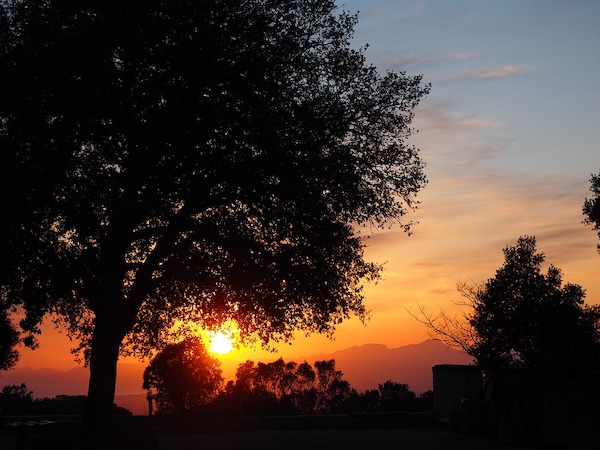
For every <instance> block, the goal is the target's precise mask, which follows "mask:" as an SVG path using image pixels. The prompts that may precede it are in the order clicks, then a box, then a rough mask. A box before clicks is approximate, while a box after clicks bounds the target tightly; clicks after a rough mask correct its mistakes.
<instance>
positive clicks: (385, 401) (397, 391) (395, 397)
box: [377, 380, 417, 411]
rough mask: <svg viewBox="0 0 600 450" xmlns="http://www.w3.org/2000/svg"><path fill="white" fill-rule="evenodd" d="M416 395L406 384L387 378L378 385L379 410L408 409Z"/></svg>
mask: <svg viewBox="0 0 600 450" xmlns="http://www.w3.org/2000/svg"><path fill="white" fill-rule="evenodd" d="M416 398H417V396H416V395H415V393H414V392H413V391H411V390H410V388H409V387H408V385H407V384H401V383H397V382H395V381H392V380H387V381H386V382H385V383H383V384H380V385H379V405H378V408H377V409H378V410H379V411H408V410H410V408H411V407H412V405H413V404H414V402H415V399H416Z"/></svg>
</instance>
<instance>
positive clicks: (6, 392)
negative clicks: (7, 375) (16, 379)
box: [0, 383, 33, 414]
mask: <svg viewBox="0 0 600 450" xmlns="http://www.w3.org/2000/svg"><path fill="white" fill-rule="evenodd" d="M32 404H33V392H32V391H30V390H28V389H27V386H26V385H25V383H21V384H20V385H16V384H8V385H6V386H4V387H3V388H2V391H1V392H0V407H1V409H2V413H3V414H25V413H27V412H28V410H30V409H31V405H32Z"/></svg>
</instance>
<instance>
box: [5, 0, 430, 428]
mask: <svg viewBox="0 0 600 450" xmlns="http://www.w3.org/2000/svg"><path fill="white" fill-rule="evenodd" d="M355 23H356V17H355V16H354V15H351V14H349V13H346V12H343V11H341V10H339V9H337V7H336V6H335V4H334V2H332V1H321V0H308V1H305V0H302V1H300V0H294V1H288V0H285V1H284V0H249V1H244V2H220V1H217V0H204V1H191V0H187V1H186V0H184V1H177V2H170V1H161V0H153V1H144V2H142V1H128V2H113V1H91V2H85V3H82V2H78V1H74V0H71V1H58V0H47V1H44V2H37V1H30V0H4V1H2V3H1V9H0V39H1V40H0V54H1V57H0V70H1V72H2V83H0V146H1V148H2V158H3V164H1V165H0V166H1V169H0V170H2V173H1V175H2V176H1V177H0V179H1V181H0V182H1V183H2V185H1V188H2V195H3V201H4V202H5V205H8V206H7V207H9V208H13V209H14V211H15V214H14V215H12V216H10V220H7V221H6V222H3V223H2V227H3V229H2V238H1V240H2V242H1V245H2V247H3V250H4V251H5V255H6V257H5V259H4V260H3V266H2V274H1V275H0V276H1V280H0V281H1V283H2V302H3V303H4V304H9V305H20V306H22V307H23V309H24V311H25V312H26V317H25V318H24V319H23V320H22V321H21V327H22V329H23V330H24V331H26V332H29V333H30V336H29V337H30V338H31V337H34V336H35V334H36V333H37V332H39V324H40V322H41V320H43V318H44V317H45V316H47V315H52V316H53V317H54V319H55V320H56V321H58V322H59V324H60V325H62V326H63V327H65V328H66V329H67V331H68V333H69V334H70V335H71V336H73V337H75V338H77V339H78V340H79V342H80V343H81V348H82V349H83V350H84V356H85V358H86V360H87V361H89V363H90V390H89V396H88V397H89V404H90V411H95V413H97V414H100V411H102V414H103V415H104V416H107V415H108V414H109V410H110V407H111V405H112V396H113V395H114V384H115V377H116V360H117V358H118V355H119V354H134V355H138V356H148V355H149V354H150V352H151V351H152V350H153V349H154V348H161V347H162V346H164V345H165V344H166V343H167V342H168V341H169V339H170V334H169V333H170V331H172V329H173V325H174V324H175V321H176V319H179V320H180V321H181V322H179V323H183V324H186V323H191V322H195V323H201V324H202V325H203V326H205V327H218V326H219V324H221V323H222V322H224V321H225V320H227V319H234V320H235V321H236V322H237V323H238V325H239V327H240V331H241V334H242V335H243V336H256V337H257V338H258V339H260V340H262V341H263V342H267V341H269V340H270V339H288V338H291V336H292V333H293V331H294V330H297V329H303V330H305V331H306V332H325V333H331V332H333V330H334V329H335V325H336V324H338V323H339V322H340V321H341V320H343V319H345V318H347V317H349V316H350V315H351V314H355V315H357V316H358V317H359V318H361V319H364V318H365V315H366V310H365V306H364V304H363V294H362V287H361V286H362V282H363V281H364V280H369V279H374V278H377V276H378V273H379V271H380V267H379V266H377V265H375V264H373V263H370V262H367V261H365V260H364V258H363V248H364V245H365V242H364V240H363V238H362V237H361V236H360V235H358V234H357V232H356V231H355V227H354V225H355V224H357V223H362V224H372V225H383V224H386V223H389V222H395V223H398V224H399V225H400V226H402V227H404V228H405V229H408V227H409V226H410V223H409V222H406V221H405V220H404V218H403V216H404V215H405V214H406V213H407V212H409V211H410V210H411V209H413V208H414V207H416V204H417V202H416V198H415V196H416V194H417V192H418V191H419V190H420V189H421V188H422V187H423V186H424V184H425V176H424V173H423V168H424V164H423V162H422V161H421V159H420V157H419V154H418V150H417V149H416V148H414V147H413V146H411V145H409V144H408V143H407V142H406V138H407V137H408V136H409V135H410V134H411V132H412V129H411V128H410V123H411V120H412V118H413V111H414V108H415V106H416V105H417V103H418V102H419V101H420V100H421V98H422V97H423V96H424V95H426V94H427V92H428V90H429V87H428V86H424V85H422V83H421V77H420V76H408V75H406V74H405V73H391V72H390V73H386V74H384V75H381V74H379V72H378V71H377V70H376V68H375V67H373V66H371V65H369V64H367V63H366V60H365V56H364V51H363V50H357V49H354V48H352V47H351V45H350V39H351V37H352V32H353V27H354V25H355ZM30 342H32V341H31V339H30ZM90 414H92V413H91V412H90ZM89 417H91V416H89ZM94 422H100V421H99V420H98V418H96V419H94Z"/></svg>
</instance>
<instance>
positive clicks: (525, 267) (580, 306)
mask: <svg viewBox="0 0 600 450" xmlns="http://www.w3.org/2000/svg"><path fill="white" fill-rule="evenodd" d="M504 258H505V261H504V264H503V266H502V267H501V268H500V269H498V270H497V271H496V275H495V277H493V278H490V279H489V280H488V281H487V282H486V283H485V284H483V285H461V286H459V291H460V292H461V294H462V295H463V298H464V300H465V302H464V305H466V306H467V307H468V309H467V311H466V312H465V313H464V315H463V316H462V317H458V318H457V317H452V316H449V315H447V314H445V313H443V312H442V313H441V315H439V316H433V315H430V314H427V313H426V311H425V310H424V309H422V310H421V313H422V315H421V317H420V318H418V319H419V320H421V321H422V322H424V323H426V324H427V325H428V326H429V329H430V332H431V333H432V336H433V337H434V338H437V339H440V340H442V341H443V342H445V343H447V344H449V345H454V346H459V347H461V348H463V349H464V350H465V351H466V352H467V353H469V354H470V355H472V356H473V357H474V358H475V359H476V360H477V362H478V363H479V364H481V365H482V366H484V367H487V368H490V369H494V368H498V367H513V366H514V367H528V368H539V367H548V366H555V365H561V364H570V365H573V366H579V367H581V366H586V365H593V364H598V363H600V331H599V324H600V308H599V307H598V306H588V305H585V304H584V298H585V291H584V290H583V289H582V288H581V286H579V285H576V284H571V283H567V284H565V285H563V282H562V273H561V271H560V270H559V269H558V268H556V267H554V266H552V265H550V267H549V268H548V270H547V272H546V273H545V274H544V273H543V272H542V269H541V265H542V263H543V262H544V260H545V256H544V254H543V253H538V252H537V247H536V241H535V238H534V237H528V236H525V237H521V238H519V240H518V241H517V244H516V245H515V246H508V247H506V248H505V249H504Z"/></svg>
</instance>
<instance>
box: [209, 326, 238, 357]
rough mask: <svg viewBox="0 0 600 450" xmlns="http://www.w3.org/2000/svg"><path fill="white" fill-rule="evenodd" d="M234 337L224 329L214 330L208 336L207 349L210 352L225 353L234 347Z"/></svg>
mask: <svg viewBox="0 0 600 450" xmlns="http://www.w3.org/2000/svg"><path fill="white" fill-rule="evenodd" d="M233 340H234V337H233V336H232V335H231V333H227V332H225V331H215V332H214V333H211V336H210V338H209V350H210V352H211V353H216V354H218V355H226V354H227V353H229V352H231V351H232V350H233V348H234V346H233V344H234V341H233Z"/></svg>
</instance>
